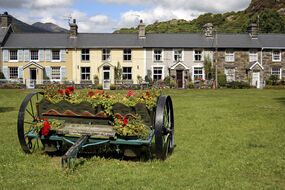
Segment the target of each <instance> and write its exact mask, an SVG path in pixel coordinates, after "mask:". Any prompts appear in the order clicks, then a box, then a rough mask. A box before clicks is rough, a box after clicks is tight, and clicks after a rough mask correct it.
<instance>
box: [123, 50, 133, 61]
mask: <svg viewBox="0 0 285 190" xmlns="http://www.w3.org/2000/svg"><path fill="white" fill-rule="evenodd" d="M128 50H129V51H130V52H127V51H128ZM125 58H126V59H125ZM123 61H132V49H131V48H125V49H123Z"/></svg>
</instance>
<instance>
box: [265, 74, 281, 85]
mask: <svg viewBox="0 0 285 190" xmlns="http://www.w3.org/2000/svg"><path fill="white" fill-rule="evenodd" d="M278 80H279V79H278V76H276V75H271V76H270V77H269V80H268V81H267V82H268V84H269V85H278Z"/></svg>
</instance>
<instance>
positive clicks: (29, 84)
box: [27, 68, 37, 88]
mask: <svg viewBox="0 0 285 190" xmlns="http://www.w3.org/2000/svg"><path fill="white" fill-rule="evenodd" d="M36 80H37V69H36V68H30V80H29V81H28V82H27V87H28V88H35V86H36Z"/></svg>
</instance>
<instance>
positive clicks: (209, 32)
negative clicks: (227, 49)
mask: <svg viewBox="0 0 285 190" xmlns="http://www.w3.org/2000/svg"><path fill="white" fill-rule="evenodd" d="M203 28H204V34H205V36H206V37H213V24H212V23H207V24H205V25H204V27H203Z"/></svg>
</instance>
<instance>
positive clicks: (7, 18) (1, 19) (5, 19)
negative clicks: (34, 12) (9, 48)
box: [0, 11, 12, 27]
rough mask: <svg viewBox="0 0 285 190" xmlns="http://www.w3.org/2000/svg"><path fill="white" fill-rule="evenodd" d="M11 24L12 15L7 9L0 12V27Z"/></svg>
mask: <svg viewBox="0 0 285 190" xmlns="http://www.w3.org/2000/svg"><path fill="white" fill-rule="evenodd" d="M10 24H12V16H11V15H9V14H8V12H7V11H5V12H4V14H0V27H9V26H10Z"/></svg>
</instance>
